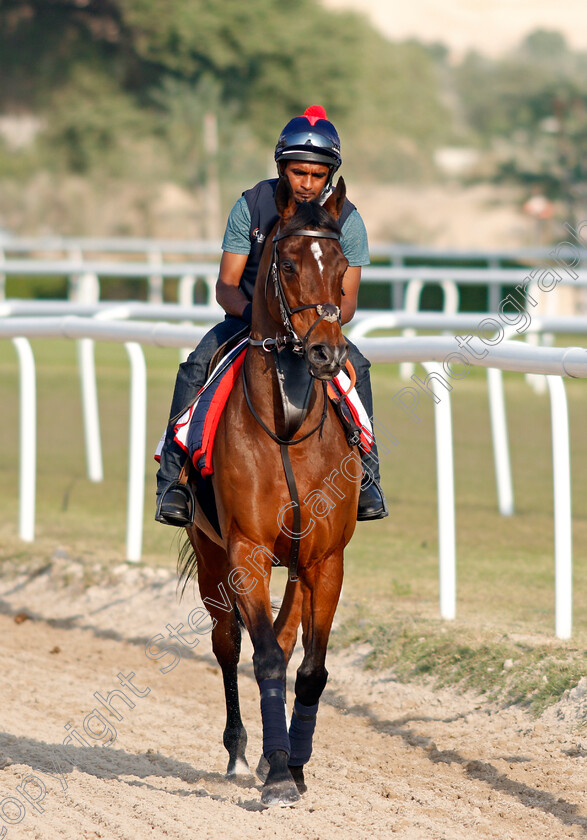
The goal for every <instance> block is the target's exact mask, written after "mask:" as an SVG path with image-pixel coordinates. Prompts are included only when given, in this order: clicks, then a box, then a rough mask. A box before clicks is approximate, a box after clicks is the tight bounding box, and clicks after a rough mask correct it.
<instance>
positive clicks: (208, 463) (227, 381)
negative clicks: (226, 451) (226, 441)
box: [192, 348, 247, 476]
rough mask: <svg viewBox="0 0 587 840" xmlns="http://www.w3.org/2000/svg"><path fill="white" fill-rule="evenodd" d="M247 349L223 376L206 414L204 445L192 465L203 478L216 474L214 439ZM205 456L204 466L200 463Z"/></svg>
mask: <svg viewBox="0 0 587 840" xmlns="http://www.w3.org/2000/svg"><path fill="white" fill-rule="evenodd" d="M246 352H247V350H246V348H245V349H244V350H243V351H242V353H239V355H238V356H237V357H236V359H235V360H234V362H232V364H231V365H230V367H229V368H228V370H227V371H226V373H225V374H224V375H223V377H222V380H221V382H220V384H219V385H218V388H217V389H216V393H215V394H214V396H213V398H212V401H211V402H210V407H209V409H208V412H207V414H206V419H205V421H204V432H203V434H202V444H201V446H200V448H199V449H196V450H195V452H194V453H193V454H192V463H193V465H194V467H196V469H199V470H200V472H201V474H202V475H203V476H207V475H212V473H213V472H214V465H213V463H212V452H213V449H214V438H215V437H216V430H217V428H218V423H219V422H220V416H221V415H222V412H223V411H224V407H225V405H226V401H227V400H228V397H229V394H230V392H231V391H232V388H233V386H234V383H235V382H236V380H237V377H238V375H239V373H240V369H241V367H242V364H243V361H244V359H245V354H246ZM202 455H203V456H204V462H203V464H202V463H201V462H200V464H198V461H200V459H201V458H202Z"/></svg>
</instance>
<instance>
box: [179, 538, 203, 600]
mask: <svg viewBox="0 0 587 840" xmlns="http://www.w3.org/2000/svg"><path fill="white" fill-rule="evenodd" d="M177 573H178V575H179V581H178V585H179V584H180V583H183V586H182V587H181V594H182V597H183V593H184V592H185V588H186V586H187V585H188V581H190V580H194V578H196V577H197V574H198V558H197V556H196V552H195V551H194V548H193V546H192V544H191V542H190V540H189V538H188V537H186V538H185V542H184V543H183V545H181V546H180V548H179V554H178V557H177Z"/></svg>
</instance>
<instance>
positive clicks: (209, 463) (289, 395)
mask: <svg viewBox="0 0 587 840" xmlns="http://www.w3.org/2000/svg"><path fill="white" fill-rule="evenodd" d="M247 344H248V328H247V329H245V330H243V331H241V332H240V333H238V334H237V335H236V336H234V337H233V338H231V339H230V340H229V341H228V342H226V343H225V344H224V345H222V346H221V347H220V348H219V350H218V351H217V352H216V353H215V354H214V356H213V357H212V360H211V362H210V365H209V368H208V378H207V380H206V382H205V384H204V385H203V387H202V388H201V389H200V390H199V391H198V394H197V395H196V398H195V400H194V402H193V404H192V405H191V406H190V407H189V408H188V409H187V410H186V411H185V412H184V414H182V415H181V416H180V417H179V418H178V419H177V421H176V423H175V437H174V440H175V442H176V443H177V444H178V445H179V446H180V447H181V448H182V449H183V450H184V452H185V453H186V455H187V459H186V463H185V465H184V468H183V470H182V474H181V476H180V482H181V483H186V482H187V480H188V476H191V478H192V480H193V481H194V483H195V490H196V496H197V499H198V502H199V503H200V506H201V507H202V510H203V511H204V513H205V515H206V517H207V518H208V521H209V522H210V524H211V525H213V527H214V528H215V529H216V531H217V532H218V534H220V527H219V525H218V517H217V513H216V502H215V499H214V490H213V487H212V484H211V482H210V481H208V480H207V479H208V478H209V476H210V475H212V473H213V472H214V462H213V452H214V438H215V435H216V430H217V428H218V424H219V422H220V417H221V415H222V412H223V410H224V408H225V406H226V402H227V400H228V397H229V395H230V392H231V391H232V388H233V386H234V383H235V382H236V380H237V379H238V377H239V375H240V373H241V368H242V365H243V362H244V358H245V354H246V350H247ZM274 359H275V364H276V370H277V381H278V384H279V390H280V394H281V403H282V409H283V428H284V431H283V436H284V439H287V440H289V439H291V438H292V437H293V435H294V434H295V433H296V431H297V430H298V429H299V428H300V426H301V425H302V423H303V421H304V419H305V417H306V414H307V412H308V408H309V402H310V397H311V394H312V390H313V386H314V378H313V377H312V376H311V375H310V373H309V372H308V369H307V367H306V364H305V362H304V360H303V358H302V357H300V356H299V355H297V354H295V353H294V352H293V351H292V350H291V349H290V348H284V349H283V350H281V351H280V352H279V353H277V352H276V353H275V354H274ZM346 368H347V371H346V372H344V371H341V372H340V373H339V374H338V376H336V377H335V378H334V379H333V380H332V382H329V383H328V386H327V394H328V397H329V398H330V402H331V403H332V405H333V406H334V409H335V411H336V414H337V416H338V418H339V420H340V422H341V425H342V427H343V429H344V431H345V435H346V439H347V442H348V444H349V446H358V447H359V448H360V449H361V451H362V452H369V451H370V450H371V447H372V444H373V432H372V427H371V421H370V419H369V416H368V414H367V412H366V411H365V409H364V407H363V405H362V403H361V400H360V399H359V396H358V394H357V392H356V389H355V387H354V383H355V381H356V377H355V373H354V369H353V368H352V365H351V364H350V362H348V361H347V364H346ZM164 437H165V436H163V437H162V439H161V441H160V444H159V446H158V447H157V452H156V453H155V459H156V460H158V459H159V455H160V451H161V447H162V443H163V440H164ZM192 467H193V469H192Z"/></svg>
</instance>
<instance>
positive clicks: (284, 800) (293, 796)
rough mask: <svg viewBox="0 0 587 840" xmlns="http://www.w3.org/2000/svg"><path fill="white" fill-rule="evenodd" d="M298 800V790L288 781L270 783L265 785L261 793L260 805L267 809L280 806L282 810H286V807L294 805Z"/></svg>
mask: <svg viewBox="0 0 587 840" xmlns="http://www.w3.org/2000/svg"><path fill="white" fill-rule="evenodd" d="M299 800H300V794H299V793H298V789H297V787H296V785H295V783H294V782H293V781H291V780H289V779H284V780H283V781H281V782H272V783H271V784H269V785H265V787H264V788H263V790H262V791H261V803H262V804H263V805H266V806H267V807H271V806H274V805H280V806H281V807H282V808H287V806H288V805H295V803H296V802H299Z"/></svg>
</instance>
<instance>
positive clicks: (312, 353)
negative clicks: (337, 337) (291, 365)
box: [306, 342, 349, 379]
mask: <svg viewBox="0 0 587 840" xmlns="http://www.w3.org/2000/svg"><path fill="white" fill-rule="evenodd" d="M348 356H349V345H348V344H347V343H346V342H345V343H344V344H340V345H334V346H333V345H331V344H320V343H317V344H311V345H310V346H309V347H308V349H307V352H306V360H307V362H308V367H309V369H310V373H311V374H312V376H314V377H316V379H333V378H334V377H335V376H337V375H338V374H339V373H340V371H341V370H342V369H343V367H344V365H345V362H346V360H347V359H348Z"/></svg>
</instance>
